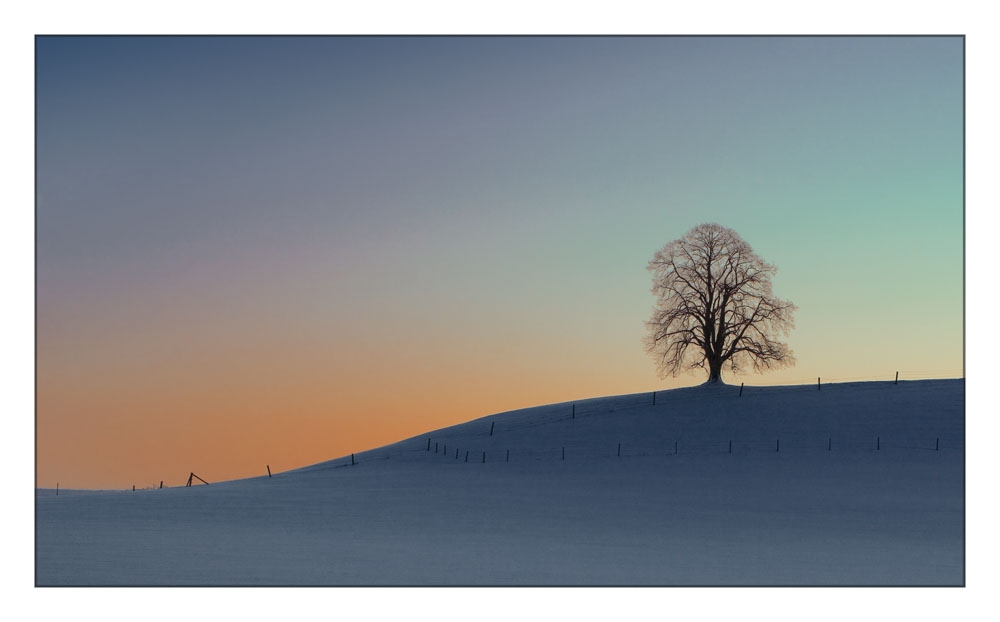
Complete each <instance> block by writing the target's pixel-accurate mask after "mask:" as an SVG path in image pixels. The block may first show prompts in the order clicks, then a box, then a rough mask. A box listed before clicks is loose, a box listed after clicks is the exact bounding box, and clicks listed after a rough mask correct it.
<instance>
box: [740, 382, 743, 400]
mask: <svg viewBox="0 0 1000 622" xmlns="http://www.w3.org/2000/svg"><path fill="white" fill-rule="evenodd" d="M740 397H743V383H742V382H741V383H740Z"/></svg>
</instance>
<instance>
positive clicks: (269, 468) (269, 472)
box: [160, 464, 271, 488]
mask: <svg viewBox="0 0 1000 622" xmlns="http://www.w3.org/2000/svg"><path fill="white" fill-rule="evenodd" d="M267 476H268V477H271V465H270V464H269V465H267ZM160 488H163V482H160Z"/></svg>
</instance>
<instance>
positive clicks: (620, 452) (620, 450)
mask: <svg viewBox="0 0 1000 622" xmlns="http://www.w3.org/2000/svg"><path fill="white" fill-rule="evenodd" d="M618 457H619V458H621V457H622V444H621V443H618Z"/></svg>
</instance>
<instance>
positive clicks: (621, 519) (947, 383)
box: [36, 380, 965, 586]
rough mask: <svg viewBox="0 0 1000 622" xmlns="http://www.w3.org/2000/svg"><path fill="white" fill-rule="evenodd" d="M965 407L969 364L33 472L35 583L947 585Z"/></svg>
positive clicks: (960, 515) (955, 568)
mask: <svg viewBox="0 0 1000 622" xmlns="http://www.w3.org/2000/svg"><path fill="white" fill-rule="evenodd" d="M964 417H965V382H964V380H933V381H915V382H900V383H899V384H898V385H894V384H893V383H892V382H887V383H882V382H869V383H852V384H839V385H838V384H835V385H824V386H823V387H822V390H817V389H816V386H815V385H813V386H808V387H769V388H753V387H747V388H746V389H744V391H743V395H742V397H740V396H739V387H738V386H726V385H724V386H714V387H710V386H701V387H693V388H687V389H675V390H671V391H661V392H658V393H656V395H655V405H654V404H653V394H650V393H646V394H640V395H627V396H619V397H609V398H598V399H591V400H582V401H577V402H575V404H574V403H572V402H567V403H565V404H556V405H550V406H542V407H538V408H530V409H525V410H519V411H514V412H509V413H502V414H498V415H492V416H489V417H484V418H482V419H478V420H475V421H471V422H468V423H465V424H461V425H457V426H454V427H450V428H446V429H442V430H437V431H433V432H428V433H427V434H424V435H421V436H418V437H414V438H411V439H408V440H404V441H401V442H399V443H396V444H393V445H388V446H385V447H382V448H379V449H375V450H372V451H368V452H365V453H360V454H357V455H356V456H355V461H356V464H355V465H353V466H352V465H351V456H346V457H341V458H337V459H335V460H331V461H329V462H324V463H320V464H316V465H313V466H309V467H306V468H302V469H298V470H295V471H289V472H285V473H275V474H274V477H272V478H268V477H267V476H264V477H258V478H252V479H246V480H238V481H231V482H213V483H212V484H211V485H210V486H204V485H201V486H193V487H191V488H165V489H162V490H140V491H136V492H132V491H127V492H124V491H73V490H69V491H67V490H60V491H59V495H58V496H56V495H55V491H54V490H48V489H39V490H37V491H36V584H37V585H40V586H53V585H56V586H59V585H102V586H110V585H142V586H157V585H209V586H221V585H246V586H251V585H338V586H347V585H375V586H391V585H414V586H419V585H434V586H444V585H490V586H492V585H521V586H533V585H546V586H552V585H559V586H562V585H565V586H596V585H629V586H638V585H661V586H682V585H712V586H726V585H745V586H757V585H782V586H792V585H816V586H826V585H853V586H864V585H880V586H884V585H921V586H937V585H943V586H956V585H963V584H964V582H965V571H964V569H965V563H964V562H965V551H964V547H965V537H964V536H965V533H964V522H965V516H964V511H965V498H964V489H965V473H964V468H965V442H964V438H965V428H964ZM508 452H509V453H508ZM484 454H485V456H484ZM466 456H468V458H466ZM508 456H509V457H508ZM484 459H485V462H484Z"/></svg>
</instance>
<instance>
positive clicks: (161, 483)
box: [160, 479, 163, 488]
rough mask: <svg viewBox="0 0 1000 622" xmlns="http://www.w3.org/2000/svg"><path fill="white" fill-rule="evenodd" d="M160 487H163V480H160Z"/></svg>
mask: <svg viewBox="0 0 1000 622" xmlns="http://www.w3.org/2000/svg"><path fill="white" fill-rule="evenodd" d="M160 488H163V480H162V479H161V480H160Z"/></svg>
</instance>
